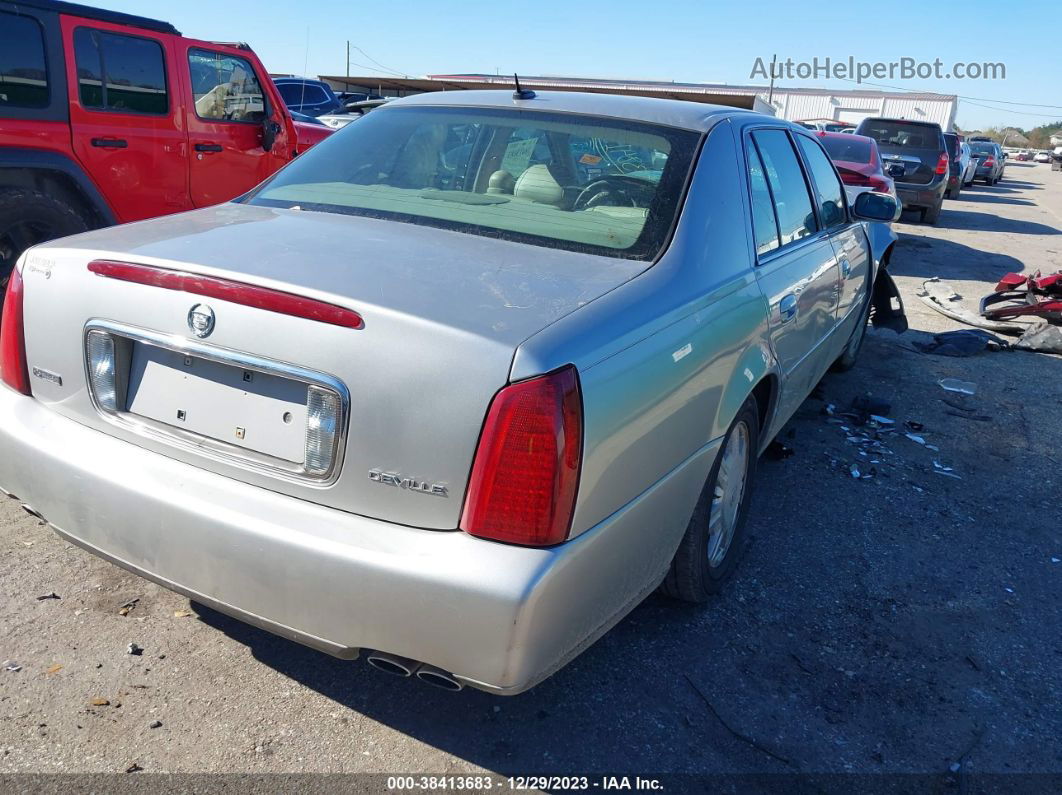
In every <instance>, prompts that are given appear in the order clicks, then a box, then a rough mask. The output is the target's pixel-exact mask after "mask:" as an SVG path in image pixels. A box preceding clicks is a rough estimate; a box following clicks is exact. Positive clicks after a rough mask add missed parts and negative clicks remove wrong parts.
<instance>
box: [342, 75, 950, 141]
mask: <svg viewBox="0 0 1062 795" xmlns="http://www.w3.org/2000/svg"><path fill="white" fill-rule="evenodd" d="M321 79H322V80H325V81H327V82H328V83H329V84H331V86H332V88H334V89H335V90H337V91H363V92H379V93H381V94H384V95H387V96H405V95H407V94H418V93H422V92H425V91H454V90H462V89H482V88H503V87H504V88H509V87H511V86H512V85H513V78H512V76H511V75H491V74H452V75H428V76H426V77H413V78H411V77H386V76H377V77H341V76H332V75H322V76H321ZM520 84H521V85H522V86H524V87H525V88H532V89H539V90H542V91H590V92H603V93H609V94H635V95H640V96H650V97H663V98H668V99H685V100H692V101H694V102H712V103H719V104H725V105H735V106H737V107H743V108H749V109H754V110H758V111H761V112H763V113H772V112H773V113H774V115H776V116H779V117H781V118H783V119H788V120H790V121H802V120H806V119H815V120H825V119H832V120H833V121H840V122H849V123H852V124H858V123H859V122H860V121H861V120H862V119H865V118H867V117H868V116H887V117H891V118H902V119H912V120H918V121H933V122H936V123H937V124H939V125H940V126H941V128H942V129H943V130H945V131H949V130H952V129H954V126H955V112H956V110H957V107H958V97H956V96H955V95H954V94H923V93H912V92H903V91H894V92H888V91H869V90H865V89H860V88H856V89H852V90H832V89H824V88H784V87H779V86H775V88H774V90H773V91H771V90H770V89H768V88H767V87H766V86H742V85H728V84H726V83H675V82H666V81H653V80H611V79H601V80H598V79H593V78H585V77H557V76H547V77H543V76H530V75H528V76H525V75H520Z"/></svg>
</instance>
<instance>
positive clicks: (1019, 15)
mask: <svg viewBox="0 0 1062 795" xmlns="http://www.w3.org/2000/svg"><path fill="white" fill-rule="evenodd" d="M83 2H88V3H93V0H83ZM93 4H95V5H98V6H101V7H104V8H112V9H115V10H118V11H128V12H131V13H139V14H143V15H145V16H153V17H157V18H160V19H165V20H166V21H168V22H172V23H173V24H174V25H175V26H176V27H177V28H178V29H179V30H181V31H182V32H183V33H185V34H186V35H188V36H193V37H196V38H205V39H215V40H240V41H246V42H248V43H249V44H250V45H251V46H252V47H253V48H254V49H255V51H256V52H257V53H258V54H259V57H261V59H262V61H263V62H264V63H265V64H266V67H267V68H268V69H269V70H270V71H271V72H293V73H297V74H310V75H318V74H343V73H344V71H345V69H344V64H343V60H344V57H345V47H346V41H347V39H350V40H351V43H352V49H351V61H352V62H353V63H352V64H351V67H350V70H351V74H374V72H373V71H372V69H380V65H381V64H382V65H384V66H385V67H386V68H387V69H393V70H396V71H398V72H401V73H404V74H409V75H423V74H439V73H446V72H450V73H454V72H495V71H500V72H502V73H511V72H513V71H517V72H523V73H525V74H554V75H575V76H582V77H624V78H648V79H658V80H677V81H687V82H720V83H742V84H745V83H749V82H760V81H755V80H753V81H750V79H749V74H750V71H751V69H752V66H753V64H754V62H755V60H756V58H757V57H762V58H763V59H764V60H765V61H769V60H770V57H771V55H772V53H777V55H778V56H779V58H781V59H784V58H793V60H794V61H811V59H812V58H814V57H816V56H817V57H818V58H819V59H820V60H821V59H823V58H825V57H827V56H828V57H830V58H832V59H834V60H840V59H847V58H848V57H849V56H853V57H855V58H856V59H857V60H863V61H869V62H876V61H886V62H887V61H893V60H899V59H900V58H902V57H911V58H914V59H916V60H918V61H932V60H933V59H935V58H940V59H941V61H943V62H944V64H945V69H950V67H951V65H952V64H953V63H955V62H959V61H961V62H965V63H969V62H1003V63H1004V64H1006V75H1007V76H1006V79H1004V80H956V79H952V80H935V79H928V80H919V79H913V80H909V81H900V80H899V79H895V80H884V81H880V82H884V83H889V84H890V85H895V86H899V87H902V88H907V89H919V90H929V91H941V92H945V93H954V94H960V95H965V96H967V97H970V98H972V99H970V100H960V102H959V113H958V118H957V122H958V124H959V126H960V127H962V128H964V129H971V128H973V127H984V126H988V125H1003V124H1012V125H1014V126H1018V127H1022V128H1027V127H1035V126H1037V125H1038V124H1041V123H1044V122H1048V121H1053V120H1058V119H1062V91H1060V90H1058V86H1059V82H1058V74H1059V72H1058V66H1057V64H1058V57H1057V53H1058V48H1059V38H1058V35H1059V22H1058V9H1057V6H1055V5H1054V4H1053V3H1051V2H1048V1H1047V0H1032V1H1031V2H1024V1H1023V2H1021V3H1010V4H1003V3H999V2H998V0H997V1H996V2H987V1H986V0H967V1H966V2H962V3H950V2H923V3H913V4H912V3H910V2H908V3H903V4H899V5H897V4H895V3H867V2H857V0H847V1H846V2H830V3H817V2H793V0H788V1H786V0H758V1H757V2H755V3H753V2H748V0H746V2H741V3H733V2H729V3H716V2H711V0H699V2H695V1H694V0H653V1H652V2H631V1H630V0H611V2H601V1H600V0H582V1H581V2H571V0H569V1H568V2H559V1H558V0H536V2H534V3H512V2H504V0H494V1H493V2H486V1H485V0H453V1H452V2H449V3H441V2H438V0H435V2H426V0H401V1H400V2H395V3H372V4H364V3H358V2H352V1H351V0H309V1H308V2H302V3H298V2H291V0H286V1H283V2H282V0H212V1H211V2H203V1H202V0H186V1H185V2H182V3H172V2H159V1H158V0H139V2H137V1H136V0H96V2H95V3H93ZM354 45H356V46H358V47H360V48H362V50H364V53H362V52H358V51H357V50H354V49H353V46H354ZM366 54H367V55H366ZM369 67H372V69H370V68H369ZM875 82H877V81H875ZM784 84H785V85H788V86H797V85H800V86H815V87H824V88H851V87H853V85H854V84H852V83H845V82H843V81H836V80H834V81H830V80H814V79H812V80H793V81H785V82H784ZM868 87H869V88H873V87H874V86H868ZM982 100H995V102H993V101H988V102H984V101H982ZM1003 100H1006V101H1009V102H1024V103H1037V104H1040V105H1056V106H1059V107H1056V108H1050V107H1029V106H1022V105H1007V104H1003V103H1002V101H1003ZM975 102H977V103H979V104H974V103H975ZM983 105H989V106H994V107H991V108H988V107H981V106H983Z"/></svg>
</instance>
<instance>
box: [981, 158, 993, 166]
mask: <svg viewBox="0 0 1062 795" xmlns="http://www.w3.org/2000/svg"><path fill="white" fill-rule="evenodd" d="M995 164H996V159H995V158H994V157H986V158H985V159H984V161H983V162H982V163H981V165H982V166H985V167H986V168H992V166H994V165H995Z"/></svg>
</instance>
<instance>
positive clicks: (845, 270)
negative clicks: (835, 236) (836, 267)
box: [841, 257, 852, 279]
mask: <svg viewBox="0 0 1062 795" xmlns="http://www.w3.org/2000/svg"><path fill="white" fill-rule="evenodd" d="M851 275H852V263H851V262H849V261H848V258H847V257H845V258H843V259H842V260H841V278H842V279H847V278H848V277H849V276H851Z"/></svg>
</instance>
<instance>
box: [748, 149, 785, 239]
mask: <svg viewBox="0 0 1062 795" xmlns="http://www.w3.org/2000/svg"><path fill="white" fill-rule="evenodd" d="M749 185H750V186H751V188H752V231H753V232H754V233H755V235H756V255H757V256H762V255H764V254H767V253H768V252H771V251H774V250H775V249H776V248H778V246H779V243H778V224H777V222H776V221H775V218H774V202H773V201H772V200H771V190H770V188H768V187H767V175H766V174H764V171H763V161H761V160H760V155H759V153H758V152H757V151H756V147H749Z"/></svg>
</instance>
